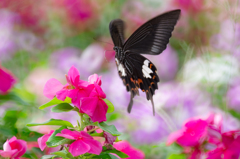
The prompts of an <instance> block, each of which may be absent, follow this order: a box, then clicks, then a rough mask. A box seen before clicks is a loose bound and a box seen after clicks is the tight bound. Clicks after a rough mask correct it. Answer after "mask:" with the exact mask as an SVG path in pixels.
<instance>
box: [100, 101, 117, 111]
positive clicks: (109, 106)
mask: <svg viewBox="0 0 240 159" xmlns="http://www.w3.org/2000/svg"><path fill="white" fill-rule="evenodd" d="M103 100H104V102H105V103H106V104H107V105H108V110H107V113H112V112H113V111H114V105H113V104H112V103H111V102H110V101H109V100H107V99H103Z"/></svg>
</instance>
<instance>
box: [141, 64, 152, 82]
mask: <svg viewBox="0 0 240 159" xmlns="http://www.w3.org/2000/svg"><path fill="white" fill-rule="evenodd" d="M149 63H150V61H148V60H145V61H144V62H143V66H142V72H143V77H145V78H152V77H151V76H150V73H153V71H152V70H151V69H150V68H149V67H148V64H149Z"/></svg>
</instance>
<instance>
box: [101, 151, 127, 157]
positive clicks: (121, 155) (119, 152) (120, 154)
mask: <svg viewBox="0 0 240 159" xmlns="http://www.w3.org/2000/svg"><path fill="white" fill-rule="evenodd" d="M105 152H106V153H114V154H116V155H118V156H119V157H120V158H128V157H129V156H128V155H127V154H125V153H123V152H121V151H118V150H116V149H112V150H106V151H104V153H105Z"/></svg>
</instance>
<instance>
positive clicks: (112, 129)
mask: <svg viewBox="0 0 240 159" xmlns="http://www.w3.org/2000/svg"><path fill="white" fill-rule="evenodd" d="M97 126H98V127H99V128H101V129H102V130H104V131H106V132H109V133H110V134H112V135H113V136H119V135H121V133H120V132H118V131H117V129H116V127H115V126H114V125H107V124H106V123H105V122H101V123H97Z"/></svg>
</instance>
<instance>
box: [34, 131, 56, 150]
mask: <svg viewBox="0 0 240 159" xmlns="http://www.w3.org/2000/svg"><path fill="white" fill-rule="evenodd" d="M53 132H54V130H51V131H50V132H49V134H45V135H43V136H42V137H40V138H38V145H39V148H40V149H41V150H42V151H43V150H44V149H45V147H46V142H47V141H48V139H49V137H50V136H51V135H52V133H53Z"/></svg>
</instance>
